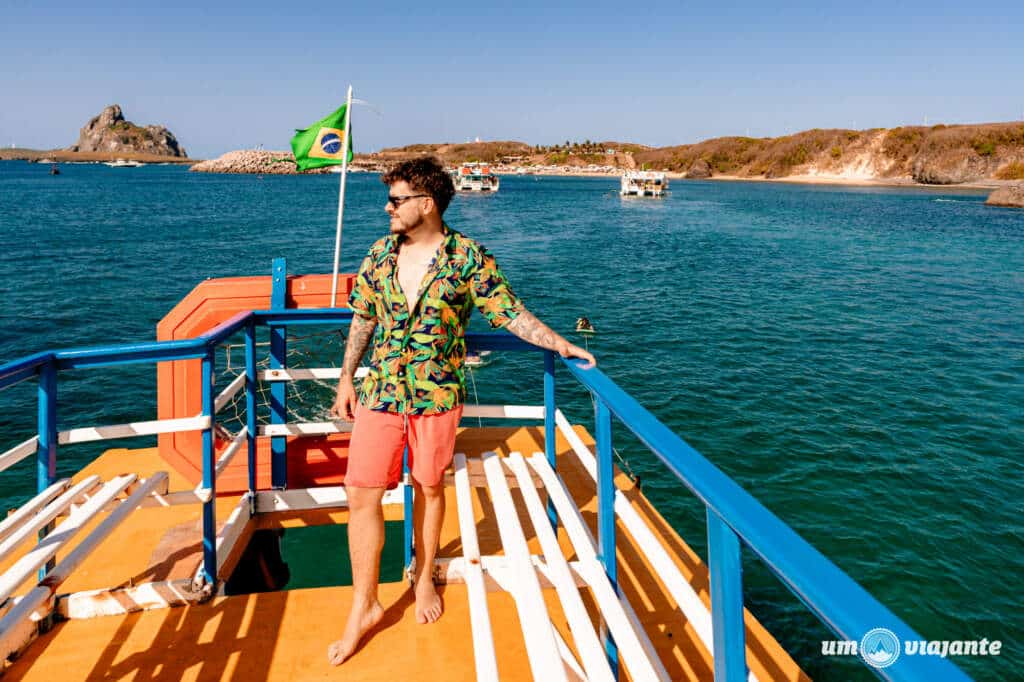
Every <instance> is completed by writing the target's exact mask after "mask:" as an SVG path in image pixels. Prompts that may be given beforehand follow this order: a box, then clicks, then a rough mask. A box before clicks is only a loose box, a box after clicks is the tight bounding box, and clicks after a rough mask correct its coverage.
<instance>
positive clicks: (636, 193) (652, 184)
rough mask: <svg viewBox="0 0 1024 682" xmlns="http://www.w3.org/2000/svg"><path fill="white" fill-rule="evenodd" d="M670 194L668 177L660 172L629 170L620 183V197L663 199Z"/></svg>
mask: <svg viewBox="0 0 1024 682" xmlns="http://www.w3.org/2000/svg"><path fill="white" fill-rule="evenodd" d="M667 192H668V177H667V176H666V175H665V174H664V173H662V172H660V171H644V170H639V171H638V170H628V171H626V172H625V173H623V174H622V177H621V179H620V181H619V196H623V197H663V196H665V194H666V193H667Z"/></svg>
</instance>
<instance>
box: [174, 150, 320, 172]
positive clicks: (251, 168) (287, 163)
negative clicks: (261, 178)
mask: <svg viewBox="0 0 1024 682" xmlns="http://www.w3.org/2000/svg"><path fill="white" fill-rule="evenodd" d="M190 170H193V171H196V172H198V173H247V174H252V175H296V174H297V173H298V170H296V167H295V157H294V156H292V153H291V152H285V151H271V150H263V149H240V150H237V151H233V152H228V153H227V154H222V155H221V156H219V157H217V158H216V159H210V160H209V161H201V162H200V163H197V164H195V165H194V166H192V168H191V169H190ZM329 172H330V168H317V169H315V170H311V171H307V173H329Z"/></svg>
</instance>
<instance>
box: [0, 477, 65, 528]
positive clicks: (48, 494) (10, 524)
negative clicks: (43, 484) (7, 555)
mask: <svg viewBox="0 0 1024 682" xmlns="http://www.w3.org/2000/svg"><path fill="white" fill-rule="evenodd" d="M70 485H71V479H70V478H62V479H61V480H59V481H57V482H56V483H54V484H53V485H51V486H50V487H49V488H47V489H46V490H44V491H43V492H41V493H39V494H38V495H36V496H35V497H33V498H32V499H31V500H29V501H28V502H26V503H25V504H23V505H21V506H20V507H18V509H17V511H15V512H14V513H13V514H11V515H10V516H8V517H6V518H5V519H4V520H3V521H0V541H3V539H4V538H6V537H7V536H8V535H10V534H11V533H13V532H14V531H15V530H17V529H18V526H20V525H21V524H22V523H23V522H24V521H25V519H28V518H31V517H32V516H33V515H34V514H36V513H37V512H38V511H39V510H40V509H42V508H43V507H45V506H46V505H47V504H49V503H50V501H51V500H53V498H55V497H57V496H58V495H60V494H61V493H62V492H64V491H65V490H67V489H68V486H70Z"/></svg>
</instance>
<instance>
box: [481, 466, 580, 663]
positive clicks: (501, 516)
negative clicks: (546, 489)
mask: <svg viewBox="0 0 1024 682" xmlns="http://www.w3.org/2000/svg"><path fill="white" fill-rule="evenodd" d="M483 462H484V473H485V474H486V475H487V486H488V490H489V491H490V494H491V501H492V503H493V504H494V516H495V518H496V519H497V521H498V534H499V535H501V545H502V547H503V548H504V550H505V555H506V556H508V558H509V561H511V562H512V565H513V566H514V570H515V573H516V578H517V580H516V588H517V589H515V590H514V591H513V592H512V598H513V599H514V600H515V603H516V610H517V611H518V612H519V621H520V625H521V626H522V629H523V639H525V640H526V653H527V655H528V657H529V660H530V670H531V671H532V672H533V677H534V679H536V680H552V679H557V680H565V669H564V668H563V666H562V662H561V660H562V657H561V655H560V654H559V653H558V645H557V644H556V643H555V640H554V637H552V636H551V626H550V622H549V618H548V615H547V614H548V608H547V604H545V603H544V595H543V593H542V592H541V589H540V583H539V582H538V580H537V573H536V572H535V571H534V568H533V563H532V561H531V560H530V548H529V546H528V545H527V544H526V536H525V535H523V528H522V526H520V525H519V515H518V514H517V513H516V508H515V503H514V502H513V501H512V494H511V492H509V487H508V481H506V480H505V473H504V470H503V469H502V466H501V458H500V457H499V456H498V455H497V454H496V453H494V452H485V453H484V454H483Z"/></svg>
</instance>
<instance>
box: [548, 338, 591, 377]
mask: <svg viewBox="0 0 1024 682" xmlns="http://www.w3.org/2000/svg"><path fill="white" fill-rule="evenodd" d="M558 340H559V341H560V342H561V343H559V342H558V341H556V342H555V352H556V353H558V354H559V355H561V356H562V357H563V358H579V359H580V360H586V361H587V364H585V365H583V367H582V369H590V368H591V367H594V366H595V365H597V360H595V359H594V356H593V354H591V353H590V351H587V350H584V349H583V348H580V347H579V346H576V345H573V344H571V343H569V342H568V341H566V340H565V339H563V338H562V337H558Z"/></svg>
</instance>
